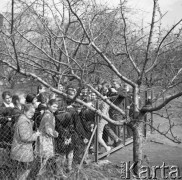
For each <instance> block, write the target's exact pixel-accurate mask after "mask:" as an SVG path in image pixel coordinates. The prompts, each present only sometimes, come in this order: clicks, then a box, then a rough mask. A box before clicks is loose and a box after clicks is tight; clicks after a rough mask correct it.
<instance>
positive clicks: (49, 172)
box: [0, 99, 132, 180]
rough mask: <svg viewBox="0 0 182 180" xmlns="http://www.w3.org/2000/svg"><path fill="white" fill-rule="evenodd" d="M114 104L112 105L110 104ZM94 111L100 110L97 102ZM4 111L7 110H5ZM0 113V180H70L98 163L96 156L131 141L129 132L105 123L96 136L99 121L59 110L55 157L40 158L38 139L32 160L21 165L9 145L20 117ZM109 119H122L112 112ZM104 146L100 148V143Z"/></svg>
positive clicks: (89, 115) (79, 112)
mask: <svg viewBox="0 0 182 180" xmlns="http://www.w3.org/2000/svg"><path fill="white" fill-rule="evenodd" d="M115 100H116V101H117V102H116V103H115V104H116V105H118V106H120V107H121V108H123V109H125V108H126V104H125V103H126V102H125V101H124V102H122V101H121V100H118V99H115ZM113 102H114V101H113ZM96 107H97V108H99V103H98V102H97V104H96ZM6 110H7V109H6ZM10 112H11V113H8V111H7V112H5V111H4V110H2V109H1V116H0V179H2V180H5V179H6V180H7V179H12V180H14V179H31V180H32V179H37V180H38V179H60V178H66V179H69V178H70V179H72V178H71V177H72V175H73V174H74V172H76V171H77V170H78V169H79V168H82V167H83V164H87V163H89V162H93V161H98V159H99V155H100V154H103V153H104V152H107V151H108V152H109V151H110V150H111V149H113V148H115V147H118V146H120V145H125V142H126V139H127V138H130V137H132V131H131V129H130V128H129V127H128V126H126V125H123V126H115V125H113V124H110V123H105V124H104V127H103V129H102V130H103V131H101V134H99V128H100V126H101V124H100V121H101V118H100V117H98V116H97V115H96V114H95V113H94V112H93V111H91V110H89V109H87V108H85V107H81V108H80V107H77V106H75V107H73V108H71V109H70V108H68V109H66V110H63V109H61V110H59V111H57V112H56V114H55V118H56V121H55V122H56V125H55V130H56V131H57V132H58V133H59V135H58V137H57V138H55V139H54V148H55V156H54V157H51V158H48V159H45V158H42V157H41V156H39V154H38V153H37V151H36V145H37V144H39V142H41V141H42V139H41V136H40V137H39V138H38V140H37V142H36V143H33V144H32V146H33V149H34V160H33V161H32V162H31V163H23V162H19V161H15V160H12V159H11V156H10V154H11V145H12V141H13V135H14V128H15V124H16V122H17V121H18V118H19V116H20V114H12V110H10ZM109 116H110V117H111V118H112V119H114V120H116V121H117V120H120V119H123V117H122V116H121V115H120V114H118V113H117V112H116V111H115V110H113V109H111V108H110V109H109ZM41 118H42V114H39V115H38V116H37V117H36V118H35V119H34V130H37V129H38V128H39V125H40V121H41ZM102 140H103V142H104V143H105V145H104V146H103V142H102Z"/></svg>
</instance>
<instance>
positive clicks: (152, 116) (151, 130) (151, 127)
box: [150, 90, 154, 134]
mask: <svg viewBox="0 0 182 180" xmlns="http://www.w3.org/2000/svg"><path fill="white" fill-rule="evenodd" d="M153 97H154V91H153V90H151V106H152V102H153ZM153 118H154V115H153V112H151V124H150V133H151V134H152V132H153V121H154V119H153Z"/></svg>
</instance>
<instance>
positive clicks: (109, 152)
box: [98, 138, 133, 159]
mask: <svg viewBox="0 0 182 180" xmlns="http://www.w3.org/2000/svg"><path fill="white" fill-rule="evenodd" d="M131 143H133V138H130V139H128V140H127V141H126V142H125V145H123V144H121V145H119V146H117V147H115V148H113V149H111V151H108V152H105V153H103V154H101V155H99V156H98V159H102V158H104V157H106V156H108V155H110V154H112V153H114V152H116V151H118V150H120V149H121V148H123V147H125V146H127V145H129V144H131Z"/></svg>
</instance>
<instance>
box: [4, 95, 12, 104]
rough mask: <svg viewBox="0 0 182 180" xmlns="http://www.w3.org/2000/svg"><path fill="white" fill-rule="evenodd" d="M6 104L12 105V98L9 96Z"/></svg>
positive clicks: (5, 100) (6, 98)
mask: <svg viewBox="0 0 182 180" xmlns="http://www.w3.org/2000/svg"><path fill="white" fill-rule="evenodd" d="M4 102H5V103H6V104H11V102H12V97H11V96H9V95H6V97H5V99H4Z"/></svg>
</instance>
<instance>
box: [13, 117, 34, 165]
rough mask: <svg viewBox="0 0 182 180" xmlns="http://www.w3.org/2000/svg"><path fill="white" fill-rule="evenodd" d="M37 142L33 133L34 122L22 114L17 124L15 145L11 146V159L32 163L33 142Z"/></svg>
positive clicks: (14, 137) (14, 138)
mask: <svg viewBox="0 0 182 180" xmlns="http://www.w3.org/2000/svg"><path fill="white" fill-rule="evenodd" d="M36 140H37V135H36V133H34V132H33V121H32V120H30V119H28V118H27V117H26V116H25V115H24V114H22V115H21V116H20V117H19V118H18V121H17V122H16V124H15V131H14V136H13V143H12V146H11V159H13V160H17V161H20V162H31V161H33V159H34V153H33V147H32V143H33V141H36Z"/></svg>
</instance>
